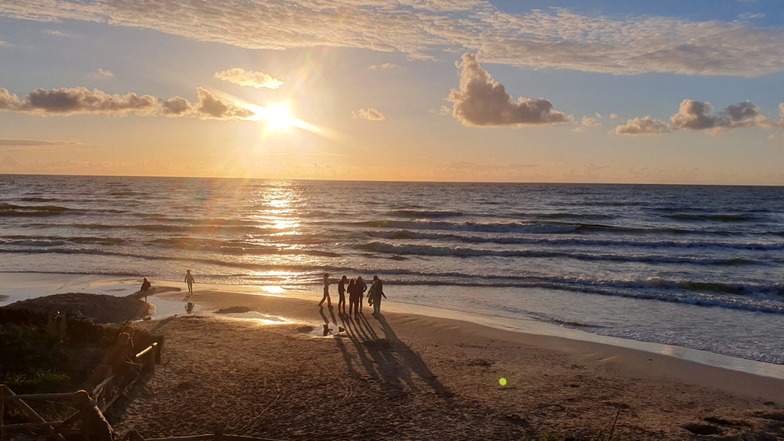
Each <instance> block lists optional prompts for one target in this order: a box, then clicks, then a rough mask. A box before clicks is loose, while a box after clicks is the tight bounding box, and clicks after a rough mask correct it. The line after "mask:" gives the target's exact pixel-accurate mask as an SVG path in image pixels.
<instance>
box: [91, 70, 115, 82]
mask: <svg viewBox="0 0 784 441" xmlns="http://www.w3.org/2000/svg"><path fill="white" fill-rule="evenodd" d="M90 77H92V78H93V79H96V80H101V79H107V78H114V74H113V73H112V72H111V71H110V70H107V69H101V68H98V70H96V71H95V72H93V73H91V74H90Z"/></svg>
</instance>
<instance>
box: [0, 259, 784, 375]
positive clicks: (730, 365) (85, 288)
mask: <svg viewBox="0 0 784 441" xmlns="http://www.w3.org/2000/svg"><path fill="white" fill-rule="evenodd" d="M140 284H141V277H131V276H127V277H123V276H117V277H115V276H96V275H91V274H52V273H3V272H0V286H1V287H0V306H4V305H7V304H10V303H13V302H15V301H17V300H23V299H27V298H32V297H40V296H44V295H51V294H58V293H64V292H90V293H95V294H109V295H117V296H125V295H129V294H131V293H134V292H136V291H137V290H138V287H139V285H140ZM162 285H165V286H167V287H180V288H181V291H180V292H179V295H180V296H184V295H185V294H184V293H186V292H187V285H186V284H185V283H184V282H177V281H166V280H156V283H155V286H162ZM204 290H210V291H215V292H221V293H233V294H242V295H247V296H278V297H284V298H291V299H300V300H305V301H312V302H316V301H317V300H318V299H320V294H318V295H317V294H316V293H313V292H310V291H301V290H289V291H286V290H284V289H282V288H280V287H277V286H253V285H213V284H199V283H197V284H196V285H195V291H197V292H198V291H204ZM177 295H178V294H169V295H160V294H156V295H153V296H150V297H149V299H148V302H149V303H150V304H152V305H153V306H154V307H155V309H156V312H155V314H154V315H153V316H152V319H154V320H155V319H161V318H166V317H171V316H175V315H181V314H186V313H187V312H186V309H185V307H184V303H182V298H177ZM333 297H335V299H337V295H336V294H334V295H333ZM384 309H385V310H386V311H389V312H395V313H403V314H412V315H422V316H426V317H431V318H439V319H446V320H453V321H464V322H466V323H471V324H475V325H478V326H484V327H488V328H491V329H497V330H499V331H508V332H511V333H518V334H530V335H536V336H550V337H556V338H562V339H566V340H573V341H576V342H585V343H592V344H600V345H605V346H610V347H617V348H621V349H627V350H632V351H639V352H643V353H649V354H653V355H661V356H669V357H673V358H676V359H679V360H684V361H688V362H692V363H696V364H699V365H705V366H709V367H715V368H719V369H727V370H731V371H737V372H742V373H746V374H749V375H756V376H761V377H766V378H773V379H779V380H784V365H778V364H772V363H766V362H761V361H756V360H748V359H742V358H737V357H731V356H727V355H722V354H717V353H713V352H708V351H702V350H698V349H691V348H686V347H682V346H673V345H667V344H660V343H653V342H645V341H638V340H631V339H624V338H619V337H612V336H602V335H598V334H592V333H589V332H586V331H582V330H580V329H574V328H567V327H564V326H559V325H556V324H552V323H546V322H541V321H537V320H533V319H512V318H508V317H494V316H489V315H482V314H477V313H472V312H465V311H455V310H452V309H446V308H435V307H431V306H423V305H414V304H410V303H400V302H395V301H385V302H384ZM203 312H206V311H202V306H201V305H200V304H199V303H195V304H194V309H193V310H192V311H191V313H193V314H199V313H203Z"/></svg>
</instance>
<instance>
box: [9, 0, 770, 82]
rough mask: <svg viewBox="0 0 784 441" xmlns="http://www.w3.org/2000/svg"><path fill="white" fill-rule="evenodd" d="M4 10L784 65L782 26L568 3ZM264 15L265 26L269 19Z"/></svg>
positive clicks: (486, 56)
mask: <svg viewBox="0 0 784 441" xmlns="http://www.w3.org/2000/svg"><path fill="white" fill-rule="evenodd" d="M0 16H5V17H8V18H12V19H24V20H36V21H41V22H55V21H61V20H82V21H88V22H96V23H109V24H111V25H113V26H124V27H134V28H146V29H154V30H156V31H159V32H164V33H167V34H172V35H178V36H181V37H185V38H190V39H193V40H198V41H210V42H220V43H225V44H229V45H233V46H238V47H243V48H250V49H276V50H283V49H291V48H305V47H318V46H331V47H348V48H362V49H370V50H374V51H382V52H393V51H395V52H400V53H403V54H406V55H407V56H408V57H409V58H413V59H432V58H437V57H438V55H439V54H452V53H455V52H471V53H478V54H480V55H481V57H482V60H484V61H485V62H488V63H503V64H508V65H513V66H526V67H533V68H555V69H574V70H581V71H589V72H604V73H612V74H620V75H626V74H640V73H647V72H667V73H678V74H684V75H730V76H740V77H755V76H760V75H766V74H770V73H774V72H781V71H782V70H784V45H782V44H781V41H782V39H783V38H784V30H782V29H781V28H780V27H754V26H753V25H752V24H751V23H749V22H748V21H729V22H726V21H725V22H723V21H694V20H682V19H677V18H672V17H658V16H628V15H624V16H618V17H607V16H588V15H580V14H576V13H572V12H570V11H569V10H567V9H563V8H551V9H548V10H533V11H531V12H529V13H525V14H510V13H505V12H502V11H500V10H498V9H497V8H496V7H495V6H494V5H493V4H492V3H491V2H490V1H487V0H462V1H455V2H447V1H438V0H430V1H423V0H400V1H396V2H390V1H387V0H362V1H359V0H343V1H334V2H321V1H312V0H281V1H276V2H268V1H263V0H247V1H242V2H213V3H211V4H210V7H209V8H206V7H204V6H203V1H202V0H180V1H178V2H177V11H176V13H172V10H171V4H170V2H155V1H138V2H134V1H100V0H84V1H79V2H69V1H60V2H57V3H56V7H54V6H53V5H52V3H51V2H30V1H29V0H3V1H2V2H0ZM260 23H261V24H262V25H260Z"/></svg>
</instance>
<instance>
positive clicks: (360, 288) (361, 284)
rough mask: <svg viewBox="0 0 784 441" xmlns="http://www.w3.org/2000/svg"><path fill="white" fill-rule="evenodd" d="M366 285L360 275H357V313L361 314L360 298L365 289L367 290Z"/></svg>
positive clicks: (363, 295) (362, 296) (363, 294)
mask: <svg viewBox="0 0 784 441" xmlns="http://www.w3.org/2000/svg"><path fill="white" fill-rule="evenodd" d="M367 289H368V287H367V285H366V284H365V281H364V280H362V276H359V277H357V281H356V290H357V301H358V302H359V313H360V314H362V299H363V298H364V297H365V291H367Z"/></svg>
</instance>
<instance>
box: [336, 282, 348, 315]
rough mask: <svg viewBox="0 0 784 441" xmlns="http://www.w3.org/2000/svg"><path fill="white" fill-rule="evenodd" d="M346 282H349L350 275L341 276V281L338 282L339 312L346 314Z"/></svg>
mask: <svg viewBox="0 0 784 441" xmlns="http://www.w3.org/2000/svg"><path fill="white" fill-rule="evenodd" d="M346 282H348V277H346V276H343V277H341V278H340V282H338V313H339V314H345V313H346Z"/></svg>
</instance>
